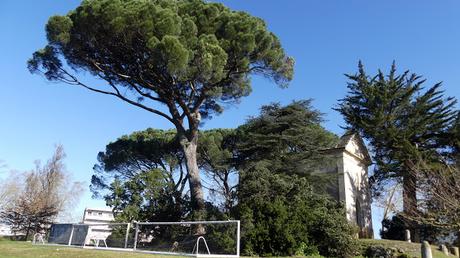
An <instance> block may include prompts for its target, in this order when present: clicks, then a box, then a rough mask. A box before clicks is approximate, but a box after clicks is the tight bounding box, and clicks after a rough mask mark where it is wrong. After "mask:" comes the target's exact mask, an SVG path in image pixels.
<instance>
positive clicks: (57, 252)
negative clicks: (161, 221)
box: [0, 239, 182, 258]
mask: <svg viewBox="0 0 460 258" xmlns="http://www.w3.org/2000/svg"><path fill="white" fill-rule="evenodd" d="M29 257H30V258H39V257H46V258H55V257H65V258H77V257H78V258H92V257H98V258H99V257H101V258H105V257H107V258H119V257H120V258H121V257H123V258H124V257H127V258H145V257H150V258H152V257H154V258H166V257H167V258H174V257H178V256H171V255H152V254H140V253H132V252H116V251H105V250H88V249H82V248H72V247H61V246H46V245H44V246H43V245H32V244H31V243H30V242H22V241H9V240H1V239H0V258H29ZM180 257H182V256H180Z"/></svg>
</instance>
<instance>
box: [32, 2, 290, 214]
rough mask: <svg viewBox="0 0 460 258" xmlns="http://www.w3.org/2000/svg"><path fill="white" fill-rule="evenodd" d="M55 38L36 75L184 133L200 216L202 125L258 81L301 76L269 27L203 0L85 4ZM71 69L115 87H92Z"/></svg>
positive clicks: (54, 28)
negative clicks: (143, 113)
mask: <svg viewBox="0 0 460 258" xmlns="http://www.w3.org/2000/svg"><path fill="white" fill-rule="evenodd" d="M46 32H47V37H48V45H47V46H46V47H45V48H44V49H42V50H39V51H37V52H35V53H34V54H33V58H32V59H31V60H30V61H29V63H28V67H29V70H30V71H31V72H40V73H43V74H44V75H45V77H46V78H47V79H48V80H51V81H60V82H64V83H67V84H71V85H76V86H81V87H84V88H86V89H88V90H90V91H93V92H97V93H101V94H105V95H109V96H114V97H117V98H119V99H121V100H123V101H125V102H127V103H129V104H131V105H134V106H137V107H139V108H141V109H144V110H147V111H149V112H151V113H153V114H156V115H159V116H161V117H163V118H165V119H167V120H168V121H169V122H171V124H172V125H174V127H175V128H176V130H177V133H178V136H179V138H180V142H181V145H182V149H183V152H184V154H185V158H186V165H187V171H188V175H189V185H190V190H191V197H192V204H193V207H194V210H195V211H202V210H203V209H204V199H203V191H202V186H201V179H200V176H199V170H198V165H197V160H196V156H197V152H196V149H197V144H198V127H199V125H200V123H201V122H202V120H203V119H204V118H206V117H210V115H212V114H213V113H220V112H222V103H226V102H237V101H238V100H239V99H240V98H241V97H243V96H246V95H248V94H249V93H250V91H251V83H250V75H251V74H261V75H263V76H266V77H268V78H272V79H273V80H274V81H275V82H276V83H277V84H278V85H280V86H282V87H284V86H286V85H287V82H288V81H290V80H291V78H292V73H293V60H292V59H291V58H288V57H287V56H286V54H285V52H284V50H283V49H282V47H281V44H280V42H279V40H278V38H277V37H276V36H275V35H274V34H273V33H271V32H269V31H268V30H267V28H266V25H265V23H264V22H263V21H262V20H261V19H259V18H255V17H252V16H250V15H249V14H247V13H244V12H237V11H232V10H230V9H228V8H226V7H225V6H223V5H222V4H218V3H207V2H205V1H203V0H191V1H186V0H179V1H169V0H150V1H134V0H131V1H113V0H88V1H83V3H82V4H81V5H80V6H79V7H78V8H77V9H75V10H74V11H71V12H70V13H69V14H67V15H64V16H53V17H51V18H50V19H49V21H48V24H47V25H46ZM63 60H66V61H67V64H68V65H69V66H70V67H71V68H73V69H74V70H76V71H88V72H89V73H91V74H92V75H94V76H96V77H97V78H100V79H102V80H103V81H105V82H106V85H107V87H106V88H103V87H96V86H92V85H87V84H85V83H84V82H83V81H82V80H80V79H79V78H77V76H76V75H73V74H72V73H71V72H70V70H69V69H68V68H67V67H66V66H65V65H64V64H63V62H62V61H63Z"/></svg>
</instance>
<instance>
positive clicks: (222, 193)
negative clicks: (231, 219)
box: [198, 129, 239, 214]
mask: <svg viewBox="0 0 460 258" xmlns="http://www.w3.org/2000/svg"><path fill="white" fill-rule="evenodd" d="M199 142H200V144H199V148H198V163H199V165H200V168H201V169H202V171H203V172H205V173H206V177H207V178H209V183H208V184H205V185H206V188H207V189H208V190H209V191H210V195H211V196H214V197H215V198H214V199H216V200H214V201H217V202H218V203H217V204H218V206H220V208H221V209H222V210H223V211H225V212H226V213H227V214H229V213H230V212H231V211H232V208H233V207H234V205H235V204H236V202H237V199H236V188H237V186H238V185H237V181H238V171H237V161H236V160H235V159H236V155H237V154H236V153H237V151H238V149H237V144H238V142H239V139H238V137H237V133H236V130H235V129H212V130H206V131H203V132H201V135H200V141H199Z"/></svg>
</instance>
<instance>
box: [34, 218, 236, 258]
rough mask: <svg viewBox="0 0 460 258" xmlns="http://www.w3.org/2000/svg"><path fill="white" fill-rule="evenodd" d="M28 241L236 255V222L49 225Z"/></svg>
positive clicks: (91, 246)
mask: <svg viewBox="0 0 460 258" xmlns="http://www.w3.org/2000/svg"><path fill="white" fill-rule="evenodd" d="M32 244H47V245H60V246H68V247H79V248H88V249H104V250H117V251H126V252H141V253H151V254H169V255H181V256H196V257H239V256H240V221H239V220H226V221H180V222H136V221H134V222H131V223H116V222H113V223H98V224H96V223H95V224H70V223H68V224H52V226H51V227H50V231H49V233H48V234H46V235H43V234H39V233H37V234H35V235H34V241H33V242H32Z"/></svg>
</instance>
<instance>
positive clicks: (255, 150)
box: [238, 100, 338, 176]
mask: <svg viewBox="0 0 460 258" xmlns="http://www.w3.org/2000/svg"><path fill="white" fill-rule="evenodd" d="M321 115H322V114H321V113H320V112H319V111H317V110H315V109H314V108H313V107H312V106H311V100H302V101H294V102H292V103H291V104H289V105H286V106H281V105H280V104H278V103H273V104H270V105H265V106H263V107H262V108H261V113H260V115H259V116H257V117H253V118H251V119H249V120H248V121H247V122H246V123H245V124H244V125H242V126H240V127H239V128H238V132H239V135H238V137H239V138H240V139H239V146H238V153H239V154H238V156H239V159H240V161H239V163H240V166H246V167H247V166H250V164H252V163H254V162H258V161H265V162H269V163H270V168H271V170H272V171H273V172H275V173H287V174H299V175H304V176H305V175H307V174H309V173H310V172H312V171H314V170H315V169H317V168H318V165H320V163H321V162H322V161H324V160H325V155H323V153H322V151H323V150H324V149H327V148H330V147H333V146H334V145H335V144H336V143H337V141H338V138H337V136H336V135H334V134H333V133H330V132H328V131H327V130H325V129H324V128H323V127H322V126H321V124H320V123H321V122H322V118H321Z"/></svg>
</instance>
